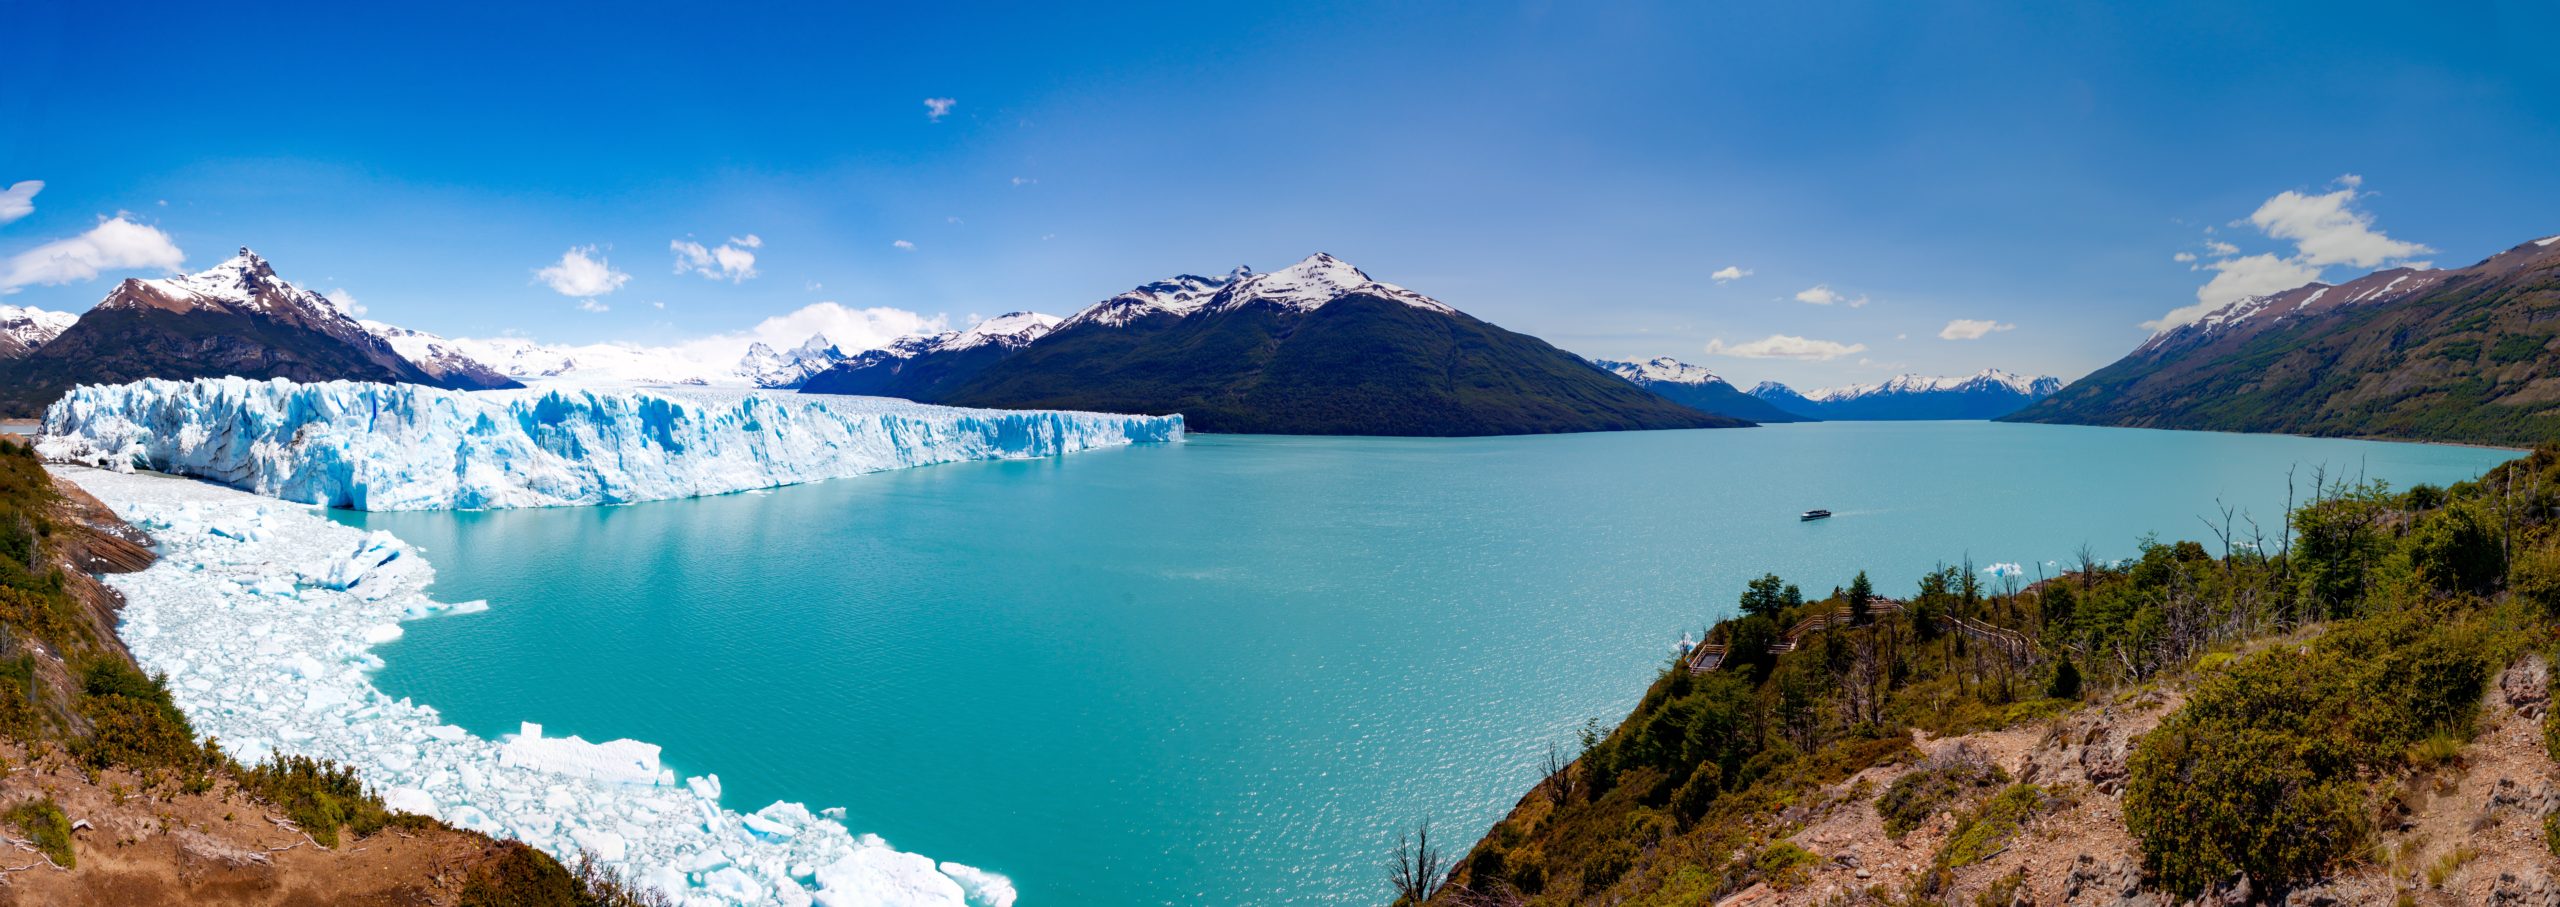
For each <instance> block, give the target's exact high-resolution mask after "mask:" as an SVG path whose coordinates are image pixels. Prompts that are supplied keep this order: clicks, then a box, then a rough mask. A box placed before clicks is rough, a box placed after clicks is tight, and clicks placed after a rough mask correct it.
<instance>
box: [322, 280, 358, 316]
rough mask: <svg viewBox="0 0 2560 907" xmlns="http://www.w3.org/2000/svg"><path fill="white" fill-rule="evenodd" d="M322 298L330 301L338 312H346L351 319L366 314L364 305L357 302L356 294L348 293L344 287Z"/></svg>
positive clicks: (331, 291) (324, 294)
mask: <svg viewBox="0 0 2560 907" xmlns="http://www.w3.org/2000/svg"><path fill="white" fill-rule="evenodd" d="M321 296H322V298H325V299H327V300H329V302H330V304H332V305H335V306H337V307H338V311H341V312H345V313H347V315H349V316H350V317H353V316H357V315H362V314H364V303H361V302H357V301H356V294H354V293H349V292H347V291H346V289H345V288H343V287H341V288H339V289H335V290H330V291H329V292H327V293H323V294H321Z"/></svg>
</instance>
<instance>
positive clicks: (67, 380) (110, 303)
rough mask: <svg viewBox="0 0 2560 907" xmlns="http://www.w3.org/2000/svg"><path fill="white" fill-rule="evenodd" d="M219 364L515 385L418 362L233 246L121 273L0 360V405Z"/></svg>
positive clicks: (212, 369) (221, 370) (32, 410)
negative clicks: (180, 273)
mask: <svg viewBox="0 0 2560 907" xmlns="http://www.w3.org/2000/svg"><path fill="white" fill-rule="evenodd" d="M223 375H240V376H245V377H250V378H290V379H293V380H296V381H329V380H337V379H345V380H351V381H392V382H407V383H412V384H428V385H434V386H438V387H456V388H469V389H480V388H488V387H512V386H515V382H513V381H510V380H508V379H506V378H504V377H502V376H498V375H496V374H495V373H494V372H489V371H487V370H486V368H485V367H483V368H482V369H480V370H477V371H475V370H471V369H467V368H440V369H439V370H438V371H437V372H430V371H428V370H427V369H425V368H421V367H420V366H419V365H418V364H416V363H413V362H410V361H409V360H408V359H407V358H406V357H404V356H402V355H401V354H400V353H399V351H397V350H394V349H393V348H392V347H391V344H390V342H389V341H386V340H385V339H383V338H382V337H381V336H379V335H376V334H375V333H374V332H373V331H371V330H368V329H366V328H365V327H364V326H363V325H361V324H358V323H357V322H356V320H355V319H353V318H350V317H348V316H347V314H346V313H345V312H344V311H341V310H340V309H339V308H338V306H337V304H336V303H333V302H331V301H329V300H328V299H327V298H326V297H323V296H321V295H320V294H317V293H313V292H311V291H309V290H305V289H302V288H301V287H297V286H294V285H293V284H291V283H287V282H285V281H284V280H283V279H282V278H279V277H277V276H276V272H275V270H274V269H273V268H270V267H268V265H267V262H266V260H265V259H262V258H259V257H258V255H257V253H254V252H251V251H249V250H247V249H241V250H240V254H238V255H235V256H232V257H231V258H230V259H228V260H225V261H224V262H222V263H221V264H218V265H214V266H213V267H212V268H211V269H208V270H205V271H201V272H198V273H195V274H190V275H187V276H184V277H169V278H162V279H157V280H142V279H133V280H127V281H125V282H124V283H122V284H119V285H118V286H117V287H116V288H115V290H114V292H111V293H108V294H107V298H106V299H105V300H104V301H101V302H99V303H98V304H97V306H95V307H93V308H91V309H90V310H89V311H88V313H87V314H84V315H81V316H80V318H79V320H78V321H77V322H75V323H73V324H72V325H71V326H70V327H68V328H65V329H63V331H62V332H61V334H60V336H57V337H54V338H53V339H51V340H49V341H46V342H44V343H43V344H41V345H39V346H37V347H36V348H35V349H34V350H33V351H32V352H29V353H27V354H26V355H24V356H21V357H19V358H17V359H13V360H9V361H6V362H0V411H5V412H6V414H8V415H13V416H28V415H34V414H36V413H38V412H40V411H42V410H43V408H44V407H45V405H46V404H49V403H51V402H53V400H54V399H56V398H58V397H60V396H62V392H63V391H65V390H68V389H70V388H71V387H72V386H73V385H77V384H117V383H122V382H127V381H136V380H140V379H143V378H208V377H217V376H223Z"/></svg>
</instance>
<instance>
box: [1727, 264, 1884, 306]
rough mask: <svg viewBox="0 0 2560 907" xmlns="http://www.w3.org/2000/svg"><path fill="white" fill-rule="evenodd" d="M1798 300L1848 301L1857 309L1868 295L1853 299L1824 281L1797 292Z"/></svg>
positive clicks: (1813, 301)
mask: <svg viewBox="0 0 2560 907" xmlns="http://www.w3.org/2000/svg"><path fill="white" fill-rule="evenodd" d="M1745 273H1748V272H1745ZM1796 301H1797V302H1803V303H1810V304H1813V305H1831V304H1833V303H1847V304H1848V306H1849V307H1850V308H1853V309H1855V308H1860V307H1863V306H1865V305H1866V304H1867V297H1865V296H1860V297H1857V298H1855V299H1851V298H1849V297H1848V296H1845V295H1842V294H1841V293H1840V291H1838V290H1834V289H1832V288H1831V285H1830V284H1827V283H1824V284H1815V285H1814V286H1813V288H1812V289H1809V290H1803V291H1800V292H1798V293H1796Z"/></svg>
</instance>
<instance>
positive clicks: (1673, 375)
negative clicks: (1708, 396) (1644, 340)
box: [1591, 356, 1728, 385]
mask: <svg viewBox="0 0 2560 907" xmlns="http://www.w3.org/2000/svg"><path fill="white" fill-rule="evenodd" d="M1591 364H1593V365H1597V366H1599V367H1601V368H1603V369H1606V370H1608V371H1610V372H1614V373H1616V374H1617V376H1618V377H1620V378H1625V379H1627V380H1629V381H1633V382H1635V383H1637V384H1644V383H1647V382H1659V383H1663V384H1693V385H1703V384H1727V383H1728V382H1726V381H1725V380H1724V379H1723V378H1721V377H1718V376H1717V375H1716V373H1715V372H1713V371H1711V370H1709V369H1708V368H1707V367H1706V366H1703V365H1690V364H1689V363H1686V362H1682V361H1680V360H1678V359H1673V358H1671V357H1669V356H1656V357H1654V358H1652V359H1648V360H1645V361H1643V362H1620V361H1618V360H1615V359H1594V360H1591Z"/></svg>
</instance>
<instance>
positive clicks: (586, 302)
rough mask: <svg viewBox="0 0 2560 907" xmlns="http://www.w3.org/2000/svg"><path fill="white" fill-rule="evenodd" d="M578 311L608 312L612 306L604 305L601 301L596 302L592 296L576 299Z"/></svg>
mask: <svg viewBox="0 0 2560 907" xmlns="http://www.w3.org/2000/svg"><path fill="white" fill-rule="evenodd" d="M578 311H581V312H610V311H613V307H612V306H609V305H605V304H604V303H601V302H597V301H595V300H594V299H592V298H590V299H581V300H578Z"/></svg>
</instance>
